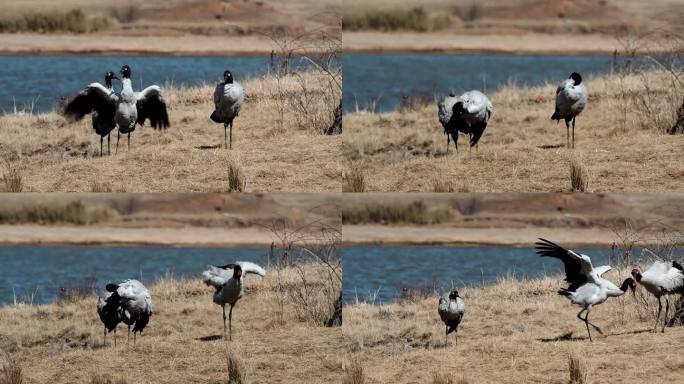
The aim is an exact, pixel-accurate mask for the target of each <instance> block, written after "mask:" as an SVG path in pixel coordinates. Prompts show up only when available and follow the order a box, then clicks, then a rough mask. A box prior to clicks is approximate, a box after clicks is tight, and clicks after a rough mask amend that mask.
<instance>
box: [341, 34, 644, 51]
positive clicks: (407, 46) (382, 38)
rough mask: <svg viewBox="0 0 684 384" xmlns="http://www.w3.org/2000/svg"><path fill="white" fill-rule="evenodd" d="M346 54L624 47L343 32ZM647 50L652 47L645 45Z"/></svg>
mask: <svg viewBox="0 0 684 384" xmlns="http://www.w3.org/2000/svg"><path fill="white" fill-rule="evenodd" d="M342 41H343V42H344V50H345V52H347V53H444V54H477V53H480V54H485V53H495V54H513V55H612V54H613V52H614V51H615V50H621V49H623V47H622V45H620V42H619V41H618V40H617V39H615V38H614V37H610V36H605V35H569V34H568V35H558V34H556V35H550V34H535V33H529V34H521V35H512V34H509V35H496V34H492V35H471V34H461V35H458V34H452V33H444V32H442V33H440V32H435V33H417V32H396V33H385V32H346V31H345V32H344V33H343V35H342ZM646 49H649V50H650V49H654V46H653V45H651V46H648V47H646Z"/></svg>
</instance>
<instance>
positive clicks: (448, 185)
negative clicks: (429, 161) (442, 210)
mask: <svg viewBox="0 0 684 384" xmlns="http://www.w3.org/2000/svg"><path fill="white" fill-rule="evenodd" d="M454 191H455V188H454V184H453V183H452V182H451V181H448V180H443V179H441V178H435V179H433V180H432V192H454Z"/></svg>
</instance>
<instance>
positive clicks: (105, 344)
mask: <svg viewBox="0 0 684 384" xmlns="http://www.w3.org/2000/svg"><path fill="white" fill-rule="evenodd" d="M104 346H105V347H106V346H107V327H104Z"/></svg>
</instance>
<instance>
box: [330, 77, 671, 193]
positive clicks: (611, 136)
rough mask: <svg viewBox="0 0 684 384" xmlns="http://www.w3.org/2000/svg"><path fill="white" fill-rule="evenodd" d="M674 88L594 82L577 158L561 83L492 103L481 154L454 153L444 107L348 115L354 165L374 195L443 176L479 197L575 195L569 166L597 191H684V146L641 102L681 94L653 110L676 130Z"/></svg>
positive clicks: (580, 121) (663, 83)
mask: <svg viewBox="0 0 684 384" xmlns="http://www.w3.org/2000/svg"><path fill="white" fill-rule="evenodd" d="M645 84H648V91H647V90H646V89H645V87H644V85H645ZM672 84H673V83H672V77H671V75H670V74H669V73H666V72H645V73H638V74H637V73H634V74H628V75H625V76H617V75H615V76H606V77H601V78H596V79H590V80H588V81H587V87H588V89H589V93H590V99H589V104H588V106H587V109H586V110H585V111H584V112H583V113H582V114H581V115H580V116H579V117H578V118H577V127H576V149H574V150H568V149H566V148H564V144H565V127H564V126H563V124H562V123H561V124H556V123H554V122H553V121H551V120H550V119H549V117H550V115H551V113H552V112H553V109H554V106H553V103H554V95H555V87H556V85H554V84H547V85H543V86H536V87H529V88H522V87H518V86H515V85H508V86H504V87H503V88H501V89H500V90H498V91H496V92H493V93H490V95H489V96H490V99H491V100H492V103H493V105H494V113H493V116H492V120H491V121H490V123H489V126H488V127H487V131H486V132H485V134H484V136H483V138H482V140H481V142H480V145H479V151H474V150H473V151H472V152H471V151H469V150H468V148H467V147H466V146H465V145H463V144H462V145H461V148H460V152H458V153H455V152H454V151H451V152H450V153H449V154H448V155H447V154H446V139H445V138H444V135H443V128H442V127H441V125H440V124H439V121H438V120H437V113H436V107H435V106H434V105H426V106H423V107H422V108H419V109H417V110H408V111H403V112H390V113H382V114H374V113H368V112H357V113H350V114H346V115H345V117H344V126H345V133H344V143H343V152H344V158H345V160H346V161H350V162H354V164H355V165H356V166H357V167H358V168H359V171H360V172H363V173H364V174H365V175H366V190H367V191H433V190H435V186H434V181H433V180H435V179H436V178H438V179H443V180H460V182H462V183H464V185H465V186H466V188H467V189H468V190H470V191H474V192H492V191H496V192H503V191H521V192H532V191H545V192H555V191H569V190H570V188H569V187H570V185H568V181H567V180H568V179H567V177H568V176H567V175H568V163H569V162H570V161H571V160H572V159H576V158H579V159H582V165H583V167H584V169H585V171H586V172H585V173H588V174H589V175H591V176H592V180H591V181H592V186H591V188H592V190H593V191H649V192H650V191H667V190H681V189H682V188H684V181H683V180H684V165H683V164H682V162H681V161H680V159H681V156H682V154H683V153H684V142H683V141H682V140H678V137H677V136H672V135H668V134H667V133H666V132H665V131H663V130H662V129H660V127H659V126H658V127H656V126H654V125H649V124H645V122H644V118H643V117H644V115H646V114H647V113H648V112H647V111H646V110H644V109H643V106H642V104H643V103H642V102H641V100H643V98H644V96H645V95H646V93H648V94H654V93H660V94H662V95H666V94H673V93H677V94H678V95H679V96H678V97H667V98H666V97H661V98H652V99H651V100H653V101H652V105H651V106H650V109H651V110H652V111H654V113H657V114H658V120H659V121H660V120H667V119H669V120H668V121H669V122H670V123H669V124H664V125H663V126H665V125H669V126H670V127H671V126H672V123H674V119H675V118H676V109H677V107H679V104H681V99H682V97H684V95H682V92H683V91H684V90H683V89H682V88H681V87H679V88H673V85H672ZM623 96H626V97H624V98H623ZM623 99H624V100H623ZM669 99H672V100H679V101H678V102H677V103H676V104H675V103H669V102H668V100H669ZM625 101H626V103H627V108H623V106H624V103H625ZM670 104H672V105H670ZM625 110H626V115H625V114H623V112H624V111H625ZM440 188H441V186H440Z"/></svg>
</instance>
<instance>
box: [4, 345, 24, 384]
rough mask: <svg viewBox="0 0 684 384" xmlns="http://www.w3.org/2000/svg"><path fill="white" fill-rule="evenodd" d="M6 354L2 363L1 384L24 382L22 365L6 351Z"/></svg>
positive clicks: (19, 383)
mask: <svg viewBox="0 0 684 384" xmlns="http://www.w3.org/2000/svg"><path fill="white" fill-rule="evenodd" d="M2 352H3V354H4V359H3V360H4V361H2V365H0V384H22V383H23V382H24V375H23V374H22V372H21V367H20V366H19V365H18V364H17V362H16V361H15V360H14V358H12V356H11V355H10V354H9V353H7V352H6V351H2Z"/></svg>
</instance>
